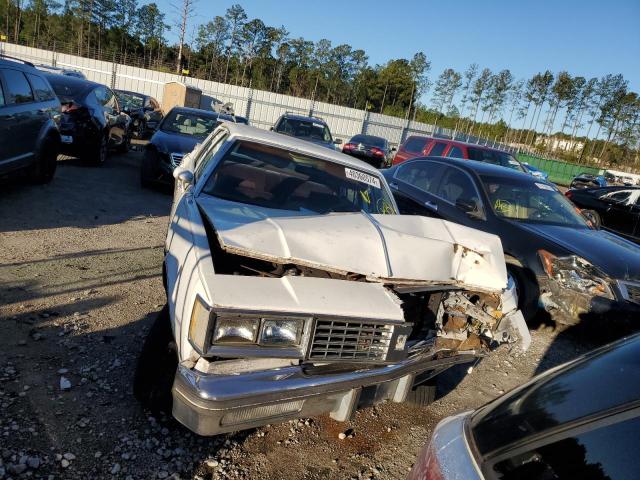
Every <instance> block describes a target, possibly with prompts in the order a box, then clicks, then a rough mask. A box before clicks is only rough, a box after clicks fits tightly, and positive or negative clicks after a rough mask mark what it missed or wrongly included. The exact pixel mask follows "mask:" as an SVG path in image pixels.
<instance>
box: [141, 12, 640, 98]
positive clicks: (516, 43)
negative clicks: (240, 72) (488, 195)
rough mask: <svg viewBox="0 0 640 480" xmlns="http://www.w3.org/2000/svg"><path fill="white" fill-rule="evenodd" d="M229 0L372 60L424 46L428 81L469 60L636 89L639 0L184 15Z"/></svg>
mask: <svg viewBox="0 0 640 480" xmlns="http://www.w3.org/2000/svg"><path fill="white" fill-rule="evenodd" d="M144 1H146V0H144ZM171 3H173V4H180V3H182V2H181V0H171V1H169V0H159V1H158V4H159V6H160V7H161V8H162V9H163V11H165V12H166V13H167V20H168V21H169V20H173V18H175V13H174V10H173V9H172V7H171V6H170V5H171ZM234 3H239V4H240V5H242V7H243V8H244V9H245V10H246V12H247V15H248V16H249V18H261V19H262V20H263V21H264V22H265V23H266V24H267V25H272V26H280V25H284V26H285V27H286V28H287V29H288V30H289V31H290V32H291V35H292V36H295V37H297V36H303V37H305V38H307V39H309V40H314V41H317V40H319V39H321V38H327V39H329V40H331V41H332V43H333V44H334V45H338V44H340V43H348V44H350V45H351V46H352V47H354V48H361V49H363V50H365V51H366V52H367V54H368V55H369V59H370V63H372V64H376V63H385V62H386V61H388V60H389V59H392V58H402V57H404V58H411V56H413V54H414V53H415V52H416V51H419V50H422V51H424V52H425V53H426V55H427V57H428V58H429V59H430V60H431V62H432V72H431V77H432V78H435V77H437V75H439V74H440V72H442V70H443V69H445V68H447V67H452V68H454V69H456V70H458V71H463V70H464V69H466V68H467V66H468V65H469V64H470V63H473V62H476V63H478V64H479V65H480V67H481V68H482V67H488V68H490V69H492V70H494V71H497V70H501V69H504V68H508V69H510V70H511V71H512V73H513V74H514V75H515V76H516V77H517V78H524V77H530V76H531V75H532V74H534V73H536V72H538V71H541V70H545V69H550V70H551V71H553V72H558V71H560V70H567V71H568V72H569V73H571V74H572V75H582V76H584V77H587V78H589V77H593V76H597V77H599V76H601V75H604V74H607V73H622V74H623V75H624V76H625V78H626V79H627V80H628V81H629V84H630V88H631V89H632V90H634V91H640V22H639V21H640V0H608V1H603V0H598V1H595V0H580V1H579V0H555V1H552V0H535V1H523V0H520V1H519V0H511V1H505V0H485V1H480V0H475V1H473V0H457V1H448V2H447V1H442V0H440V1H433V0H422V1H420V0H396V1H388V0H387V1H384V2H383V1H381V0H369V1H366V0H349V1H345V0H342V1H335V0H313V1H309V0H306V1H305V0H199V1H198V3H197V15H196V17H195V18H194V19H193V21H192V22H193V24H197V23H203V22H205V21H207V20H210V19H211V18H213V17H214V16H215V15H224V12H225V10H226V9H227V8H228V7H229V6H230V5H232V4H234ZM168 23H172V22H168ZM190 30H191V29H190ZM174 38H175V37H172V39H174Z"/></svg>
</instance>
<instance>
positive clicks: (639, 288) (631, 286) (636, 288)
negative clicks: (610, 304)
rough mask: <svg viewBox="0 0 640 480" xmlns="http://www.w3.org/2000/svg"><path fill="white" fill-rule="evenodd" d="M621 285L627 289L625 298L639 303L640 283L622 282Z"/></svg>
mask: <svg viewBox="0 0 640 480" xmlns="http://www.w3.org/2000/svg"><path fill="white" fill-rule="evenodd" d="M622 285H623V286H624V288H625V289H626V291H627V294H626V298H627V300H629V301H631V302H635V303H640V284H638V283H624V282H622Z"/></svg>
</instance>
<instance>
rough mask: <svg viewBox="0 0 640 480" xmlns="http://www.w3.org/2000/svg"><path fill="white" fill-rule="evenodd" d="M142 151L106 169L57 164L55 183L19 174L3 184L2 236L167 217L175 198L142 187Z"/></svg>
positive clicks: (70, 162)
mask: <svg viewBox="0 0 640 480" xmlns="http://www.w3.org/2000/svg"><path fill="white" fill-rule="evenodd" d="M140 159H141V156H140V153H139V152H137V151H132V152H129V153H128V154H126V155H115V154H114V155H112V156H110V157H109V158H108V159H107V161H106V162H105V164H104V165H103V166H101V167H94V166H90V165H87V164H86V163H84V162H81V161H80V160H77V159H74V158H66V159H59V160H58V169H57V171H56V174H55V177H54V178H53V180H52V181H51V183H49V184H47V185H32V184H29V183H28V182H27V181H26V180H24V179H23V178H21V177H20V176H19V175H16V176H12V177H9V178H8V179H3V180H2V183H1V184H0V232H12V231H21V230H36V229H48V228H61V227H79V228H93V227H97V226H100V225H108V224H117V223H122V222H124V221H127V220H130V219H134V218H144V217H149V216H165V215H168V214H169V210H170V208H171V198H169V197H167V195H165V194H163V193H161V192H159V191H152V190H147V189H143V188H142V187H141V186H140Z"/></svg>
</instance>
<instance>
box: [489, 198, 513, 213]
mask: <svg viewBox="0 0 640 480" xmlns="http://www.w3.org/2000/svg"><path fill="white" fill-rule="evenodd" d="M493 209H494V210H495V211H496V213H499V214H502V215H508V214H509V210H510V209H511V204H510V203H509V202H508V201H507V200H502V199H500V198H499V199H497V200H496V203H495V204H494V205H493Z"/></svg>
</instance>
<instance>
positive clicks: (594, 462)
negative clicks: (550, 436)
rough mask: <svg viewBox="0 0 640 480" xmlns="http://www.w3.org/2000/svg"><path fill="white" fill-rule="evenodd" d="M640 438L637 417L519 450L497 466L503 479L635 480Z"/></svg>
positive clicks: (639, 468) (639, 474)
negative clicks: (529, 448)
mask: <svg viewBox="0 0 640 480" xmlns="http://www.w3.org/2000/svg"><path fill="white" fill-rule="evenodd" d="M621 368H622V367H621ZM561 393H562V392H559V393H558V394H559V395H560V394H561ZM639 442H640V419H639V418H637V417H636V418H633V419H630V420H627V421H622V422H619V423H614V424H613V425H608V426H603V427H600V428H596V429H593V430H589V431H587V432H581V433H577V432H574V434H573V435H571V434H569V436H568V437H567V438H563V439H559V440H556V441H553V442H552V443H548V444H546V445H542V446H539V447H537V448H533V449H531V450H528V451H525V452H519V453H517V454H514V455H513V456H512V457H511V458H509V459H507V460H503V461H501V462H499V463H497V464H496V465H495V466H494V470H495V471H496V472H498V473H499V474H500V478H501V479H502V480H540V479H551V478H553V479H558V480H564V479H567V480H569V479H602V480H605V479H607V480H634V479H637V478H640V463H638V462H637V461H634V460H631V459H633V458H635V456H636V454H637V446H638V443H639Z"/></svg>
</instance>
